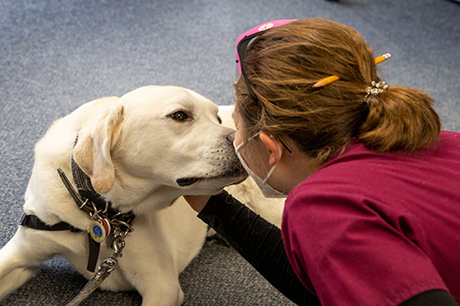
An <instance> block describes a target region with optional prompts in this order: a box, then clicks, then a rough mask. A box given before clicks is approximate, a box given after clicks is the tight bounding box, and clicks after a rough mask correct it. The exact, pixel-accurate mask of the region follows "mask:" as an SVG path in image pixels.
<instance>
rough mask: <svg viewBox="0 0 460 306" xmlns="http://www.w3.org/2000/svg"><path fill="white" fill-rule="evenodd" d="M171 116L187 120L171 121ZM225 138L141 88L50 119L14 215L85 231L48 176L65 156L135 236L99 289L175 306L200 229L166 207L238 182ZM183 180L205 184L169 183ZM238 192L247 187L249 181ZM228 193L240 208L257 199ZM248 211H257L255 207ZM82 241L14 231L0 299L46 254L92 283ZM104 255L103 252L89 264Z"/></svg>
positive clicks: (182, 206)
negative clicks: (126, 216)
mask: <svg viewBox="0 0 460 306" xmlns="http://www.w3.org/2000/svg"><path fill="white" fill-rule="evenodd" d="M177 111H183V112H185V113H186V114H187V115H188V117H189V118H188V119H187V120H185V121H183V122H182V121H177V120H174V119H173V116H172V114H174V113H175V112H177ZM229 112H230V115H229V114H228V113H229ZM224 113H225V114H226V115H225V118H226V121H227V122H226V123H227V124H228V125H232V123H229V121H228V120H229V117H230V116H231V110H229V109H226V110H225V112H224ZM230 118H231V117H230ZM176 119H177V118H176ZM230 120H231V119H230ZM230 132H232V129H230V128H228V127H224V126H223V125H221V124H219V119H218V108H217V106H216V105H215V104H213V103H212V102H211V101H209V100H207V99H205V98H204V97H202V96H200V95H199V94H197V93H195V92H193V91H190V90H187V89H183V88H179V87H173V86H168V87H158V86H148V87H142V88H139V89H137V90H134V91H132V92H130V93H128V94H126V95H124V96H123V97H121V98H117V97H108V98H103V99H99V100H95V101H93V102H89V103H87V104H84V105H83V106H81V107H80V108H78V109H77V110H75V111H74V112H73V113H71V114H70V115H68V116H66V117H64V118H61V119H59V120H57V121H56V122H55V123H54V124H53V125H52V126H51V128H50V129H49V130H48V132H47V133H46V135H45V136H44V137H43V138H42V139H41V140H40V141H39V142H38V143H37V145H36V147H35V164H34V167H33V171H32V175H31V178H30V181H29V185H28V188H27V191H26V194H25V204H24V211H25V212H26V213H27V214H33V215H36V216H38V217H39V218H40V219H41V220H43V221H44V222H46V223H48V224H50V225H52V224H55V223H58V222H60V221H65V222H67V223H69V224H71V225H73V226H74V227H77V228H79V229H82V230H84V231H86V230H87V229H88V228H89V226H90V224H91V222H92V220H91V219H90V218H89V217H88V215H87V214H86V213H84V212H83V211H80V210H79V209H78V208H77V206H76V204H75V203H74V201H73V200H72V198H71V197H70V195H69V193H68V192H67V190H66V189H65V187H64V186H63V184H62V182H61V181H60V178H59V176H58V174H57V172H56V169H58V168H61V169H62V170H63V171H64V172H65V173H66V174H67V176H68V177H70V178H71V177H72V174H71V168H70V167H71V158H72V155H73V156H74V158H75V160H76V161H77V163H78V164H79V166H80V167H81V168H82V169H83V170H84V171H85V172H86V173H87V174H88V175H89V176H90V178H91V181H92V184H93V187H94V188H95V190H96V191H98V192H99V193H101V194H102V195H103V196H104V197H105V198H106V199H107V200H109V201H112V203H113V206H114V207H115V208H117V209H119V210H121V211H124V212H126V211H133V212H134V213H135V214H136V219H135V221H134V228H135V230H134V232H132V233H130V234H129V235H128V236H127V238H126V247H125V249H124V250H123V257H121V258H120V260H119V267H118V269H117V270H115V271H114V272H113V273H112V274H111V275H110V277H109V278H107V279H106V280H105V281H104V282H103V283H102V286H101V288H102V289H107V290H114V291H120V290H130V289H136V290H137V291H138V292H139V293H140V294H141V295H142V297H143V305H162V306H163V305H178V304H180V303H182V301H183V292H182V290H181V288H180V285H179V280H178V276H179V273H180V272H181V271H183V269H184V268H185V267H186V266H187V264H188V263H189V262H190V261H191V260H192V259H193V258H194V257H195V256H196V255H197V253H198V252H199V250H200V249H201V247H202V245H203V242H204V239H205V235H206V229H207V226H206V225H205V224H204V223H203V222H201V221H200V220H199V219H198V218H197V217H196V213H195V212H194V211H193V210H192V209H191V208H190V207H189V206H188V204H187V203H185V201H184V200H183V198H179V199H178V200H177V201H176V202H175V203H174V205H171V203H173V202H174V201H175V200H176V199H177V198H178V197H180V196H181V195H184V194H213V193H216V192H218V191H219V190H220V189H221V188H222V187H223V186H226V185H229V184H232V183H236V182H238V181H241V180H242V179H243V178H244V177H245V176H244V175H243V174H242V171H239V169H236V167H238V166H235V165H239V163H238V160H237V157H236V155H235V153H234V150H233V146H232V143H231V139H229V137H228V134H229V133H230ZM77 135H78V142H77V143H76V145H75V147H74V144H75V139H76V137H77ZM190 177H199V178H207V179H201V180H199V181H198V182H196V183H194V184H192V185H190V186H179V185H178V182H177V180H178V179H181V178H190ZM245 184H246V185H247V184H249V185H247V186H249V187H248V188H253V187H252V185H250V184H251V183H250V182H249V183H245ZM246 185H243V186H246ZM255 189H257V187H255ZM231 192H232V191H231ZM234 192H235V195H236V197H239V198H240V199H241V200H243V201H247V202H248V203H250V204H251V203H253V202H254V201H255V202H257V203H258V202H259V201H260V200H261V199H260V198H257V199H256V198H254V199H249V198H248V199H246V198H245V196H244V194H245V192H238V191H236V189H235V190H234ZM261 202H262V204H263V203H264V202H266V201H265V200H262V201H261ZM278 208H280V209H282V207H281V206H280V207H278ZM255 210H256V211H258V212H260V210H259V209H258V207H255ZM273 216H274V217H273ZM273 216H272V217H273V218H272V217H269V219H271V220H272V222H274V223H276V224H279V223H280V220H279V216H280V214H279V212H278V213H274V214H273ZM87 239H88V237H87V234H86V232H81V233H72V232H70V231H59V232H51V231H40V230H34V229H30V228H25V227H22V226H20V227H19V228H18V231H17V233H16V234H15V236H14V237H13V238H12V239H11V240H10V241H9V242H8V243H7V244H6V245H5V247H4V248H3V249H2V250H1V251H0V300H1V299H2V298H4V297H5V296H6V295H8V294H9V293H10V292H12V291H13V290H15V289H17V288H19V287H20V286H21V285H22V284H24V283H25V282H26V281H27V280H28V279H30V278H31V277H33V276H34V274H35V273H36V272H37V270H38V269H39V265H40V264H41V263H42V262H43V261H44V260H46V259H48V258H50V257H53V256H54V255H56V254H60V255H63V256H64V257H65V258H66V259H67V260H68V261H69V263H70V264H72V265H73V266H74V267H75V268H76V269H77V270H78V271H79V272H80V273H82V274H83V275H84V276H85V277H87V278H90V277H92V273H90V272H88V271H87V270H86V263H87V252H88V250H87V244H88V241H87ZM112 252H113V251H112V250H110V249H109V248H108V247H107V246H106V245H105V244H103V245H102V247H101V253H100V256H99V259H100V260H101V259H104V258H107V257H108V256H110V255H111V254H112Z"/></svg>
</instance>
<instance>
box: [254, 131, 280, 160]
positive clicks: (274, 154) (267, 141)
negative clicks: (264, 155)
mask: <svg viewBox="0 0 460 306" xmlns="http://www.w3.org/2000/svg"><path fill="white" fill-rule="evenodd" d="M259 138H260V140H261V141H262V143H263V144H264V145H265V147H266V148H267V150H268V152H269V154H270V156H269V159H268V163H269V164H270V166H272V167H273V166H274V165H276V164H277V163H278V162H279V160H280V159H281V154H282V150H283V148H282V146H281V145H280V144H279V143H277V141H278V140H276V139H275V138H274V137H273V136H269V135H267V134H266V133H264V132H261V133H260V134H259Z"/></svg>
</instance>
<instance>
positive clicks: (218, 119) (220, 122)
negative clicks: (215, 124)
mask: <svg viewBox="0 0 460 306" xmlns="http://www.w3.org/2000/svg"><path fill="white" fill-rule="evenodd" d="M217 121H219V124H222V118H220V116H217Z"/></svg>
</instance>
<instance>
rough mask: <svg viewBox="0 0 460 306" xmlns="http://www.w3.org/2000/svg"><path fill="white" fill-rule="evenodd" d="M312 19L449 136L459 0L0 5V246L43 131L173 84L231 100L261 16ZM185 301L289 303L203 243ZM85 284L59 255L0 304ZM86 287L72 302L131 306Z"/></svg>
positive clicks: (103, 0) (63, 293)
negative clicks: (368, 56) (413, 92)
mask: <svg viewBox="0 0 460 306" xmlns="http://www.w3.org/2000/svg"><path fill="white" fill-rule="evenodd" d="M310 17H322V18H329V19H333V20H335V21H338V22H341V23H344V24H346V25H349V26H351V27H354V28H355V29H356V30H358V31H359V32H360V33H361V34H362V35H363V36H364V37H365V38H366V40H367V41H368V43H369V44H370V45H371V46H372V47H373V48H374V50H375V53H376V55H380V54H384V53H387V52H390V53H391V54H392V55H393V58H392V59H391V60H390V61H388V62H385V63H383V64H381V65H380V68H381V70H382V72H383V75H384V79H385V80H386V81H387V82H388V83H389V84H390V85H396V84H398V85H403V86H410V87H415V88H419V89H421V90H423V91H425V92H427V93H429V94H430V95H431V96H432V97H433V98H434V99H435V101H436V103H437V104H436V109H437V111H438V113H439V114H440V116H441V118H442V120H443V128H444V129H448V130H454V131H460V120H459V118H460V110H459V109H460V108H459V106H460V105H459V97H460V78H459V76H460V72H459V71H460V61H459V55H460V51H459V50H460V22H459V20H460V4H458V3H456V2H455V1H449V0H405V1H400V0H380V1H373V0H342V1H338V2H335V1H323V0H283V1H268V0H254V1H246V0H245V1H243V0H220V1H212V0H168V1H160V0H150V1H147V0H132V1H126V0H124V1H123V0H111V1H109V0H91V1H90V0H75V1H58V0H55V1H47V0H41V1H39V0H0V67H1V72H0V233H1V234H0V246H3V245H4V244H5V243H6V242H7V241H8V240H9V239H10V238H11V237H12V236H13V234H14V232H15V231H16V228H17V224H18V221H19V219H20V216H21V214H22V205H23V194H24V192H25V189H26V187H27V182H28V179H29V175H30V173H31V169H32V165H33V148H34V144H35V143H36V142H37V141H38V140H39V139H40V137H42V136H43V135H44V133H45V132H46V130H47V128H48V127H49V125H50V124H51V123H52V122H53V121H54V120H56V119H57V118H59V117H62V116H64V115H66V114H68V113H70V112H71V111H72V110H74V109H76V108H77V107H78V106H79V105H81V104H83V103H85V102H87V101H90V100H92V99H95V98H99V97H103V96H109V95H110V96H112V95H118V96H120V95H123V94H124V93H126V92H128V91H131V90H133V89H135V88H137V87H140V86H143V85H179V86H183V87H187V88H190V89H192V90H195V91H197V92H199V93H201V94H202V95H204V96H206V97H208V98H210V99H211V100H213V101H214V102H216V103H217V104H220V105H226V104H231V103H233V95H234V94H233V88H232V80H233V75H234V71H235V67H234V65H235V59H234V42H235V40H236V38H237V37H238V36H239V35H240V34H241V33H242V32H244V31H246V30H248V29H250V28H252V27H253V26H255V25H257V24H259V23H262V22H264V21H268V20H273V19H285V18H297V19H301V18H310ZM180 281H181V284H182V286H183V290H184V292H185V302H184V305H291V303H290V302H289V300H287V299H286V298H285V297H283V296H282V295H281V294H279V293H278V292H277V291H276V290H275V289H274V288H272V287H271V286H270V284H268V283H267V282H266V281H265V280H264V279H263V278H262V277H261V276H259V275H258V274H257V272H256V271H254V269H252V268H251V267H250V266H249V265H248V264H247V263H246V262H245V261H244V260H243V259H242V258H240V257H239V255H238V254H237V253H236V252H235V251H234V250H232V249H231V248H229V247H226V246H224V245H221V244H219V243H216V242H212V241H211V242H207V243H206V244H205V246H204V248H203V250H202V252H201V253H200V254H199V255H198V257H197V258H195V260H194V261H193V262H192V263H191V264H190V266H189V267H188V268H187V269H186V270H185V271H184V273H183V274H182V275H181V279H180ZM84 284H85V280H84V279H83V277H81V276H80V275H79V274H78V273H77V272H76V271H75V270H74V269H73V268H72V267H70V266H69V265H68V264H67V262H66V261H65V260H64V259H63V258H60V257H56V258H54V259H52V260H49V261H47V262H45V263H44V264H43V265H42V268H41V270H40V271H39V273H38V274H37V276H36V277H35V278H34V279H32V280H31V281H29V282H28V283H27V284H26V285H25V286H23V287H22V288H21V289H19V290H18V291H16V292H15V293H13V294H12V295H10V296H9V297H8V298H7V299H6V300H4V301H3V302H0V305H1V306H5V305H63V304H64V302H65V301H68V300H69V299H71V298H72V297H73V296H74V295H75V294H77V292H78V291H79V290H80V289H81V288H82V287H83V286H84ZM141 302H142V299H141V297H140V295H139V294H138V293H136V292H128V293H112V292H103V291H97V292H95V293H94V294H93V295H92V296H91V297H90V298H89V299H88V300H87V301H86V302H84V303H83V304H82V305H140V304H141Z"/></svg>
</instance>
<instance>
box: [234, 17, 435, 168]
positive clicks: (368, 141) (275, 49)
mask: <svg viewBox="0 0 460 306" xmlns="http://www.w3.org/2000/svg"><path fill="white" fill-rule="evenodd" d="M242 64H243V65H245V66H244V67H245V73H246V75H247V78H248V81H249V83H250V84H251V87H252V89H253V91H254V93H255V94H256V95H257V97H258V102H256V101H254V100H253V99H252V98H251V96H250V95H249V93H248V89H247V86H246V83H245V82H244V80H243V78H242V77H241V78H240V80H239V81H238V82H237V83H236V84H235V91H236V101H235V102H236V110H237V112H238V113H239V114H240V116H241V118H242V121H243V124H244V129H245V134H246V137H248V136H250V135H253V134H255V133H256V132H258V131H264V132H266V133H267V134H270V135H273V136H275V137H276V136H279V137H282V136H287V137H289V138H290V139H291V140H292V141H293V142H294V143H295V144H296V145H297V146H298V147H299V148H300V149H301V150H302V151H303V152H305V153H306V154H307V155H308V156H310V157H313V158H317V159H318V160H320V161H326V160H327V159H328V158H330V156H331V155H332V154H333V153H334V152H336V151H337V150H338V149H340V148H342V147H343V146H344V145H345V144H347V143H348V142H349V141H350V139H352V138H357V139H359V140H361V141H362V142H363V143H364V145H365V146H366V147H368V148H370V149H372V150H375V151H378V152H391V151H399V150H403V151H406V152H412V151H415V150H417V149H420V148H425V147H428V146H430V145H431V144H433V143H434V142H436V141H437V139H438V136H439V132H440V129H441V123H440V120H439V117H438V115H437V114H436V112H435V110H434V109H433V107H432V103H433V100H432V99H431V98H430V97H429V96H428V95H427V94H425V93H423V92H421V91H418V90H415V89H410V88H405V87H398V86H391V84H390V87H389V88H388V90H387V91H385V92H383V93H380V94H379V95H376V96H371V100H370V102H369V105H367V103H365V102H364V97H365V96H366V88H367V87H369V86H371V82H372V81H376V82H379V81H380V79H379V77H378V76H377V71H376V65H375V63H374V52H373V50H372V49H371V48H370V47H369V46H368V45H367V43H366V42H365V41H364V39H363V38H362V36H361V35H360V34H359V33H358V32H356V31H355V30H353V29H352V28H349V27H347V26H344V25H342V24H339V23H336V22H333V21H330V20H325V19H304V20H299V21H294V22H291V23H288V24H285V25H283V26H280V27H277V28H273V29H270V30H267V31H265V32H263V33H262V34H261V35H260V36H259V37H258V38H257V39H256V40H255V41H254V42H253V43H252V44H250V45H249V47H248V50H247V56H246V60H245V62H244V63H242ZM331 75H337V76H339V77H340V80H338V81H336V82H334V83H332V84H329V85H327V86H325V87H321V88H317V89H315V88H313V87H312V86H313V84H315V83H316V82H317V81H319V80H320V79H323V78H325V77H327V76H331Z"/></svg>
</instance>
